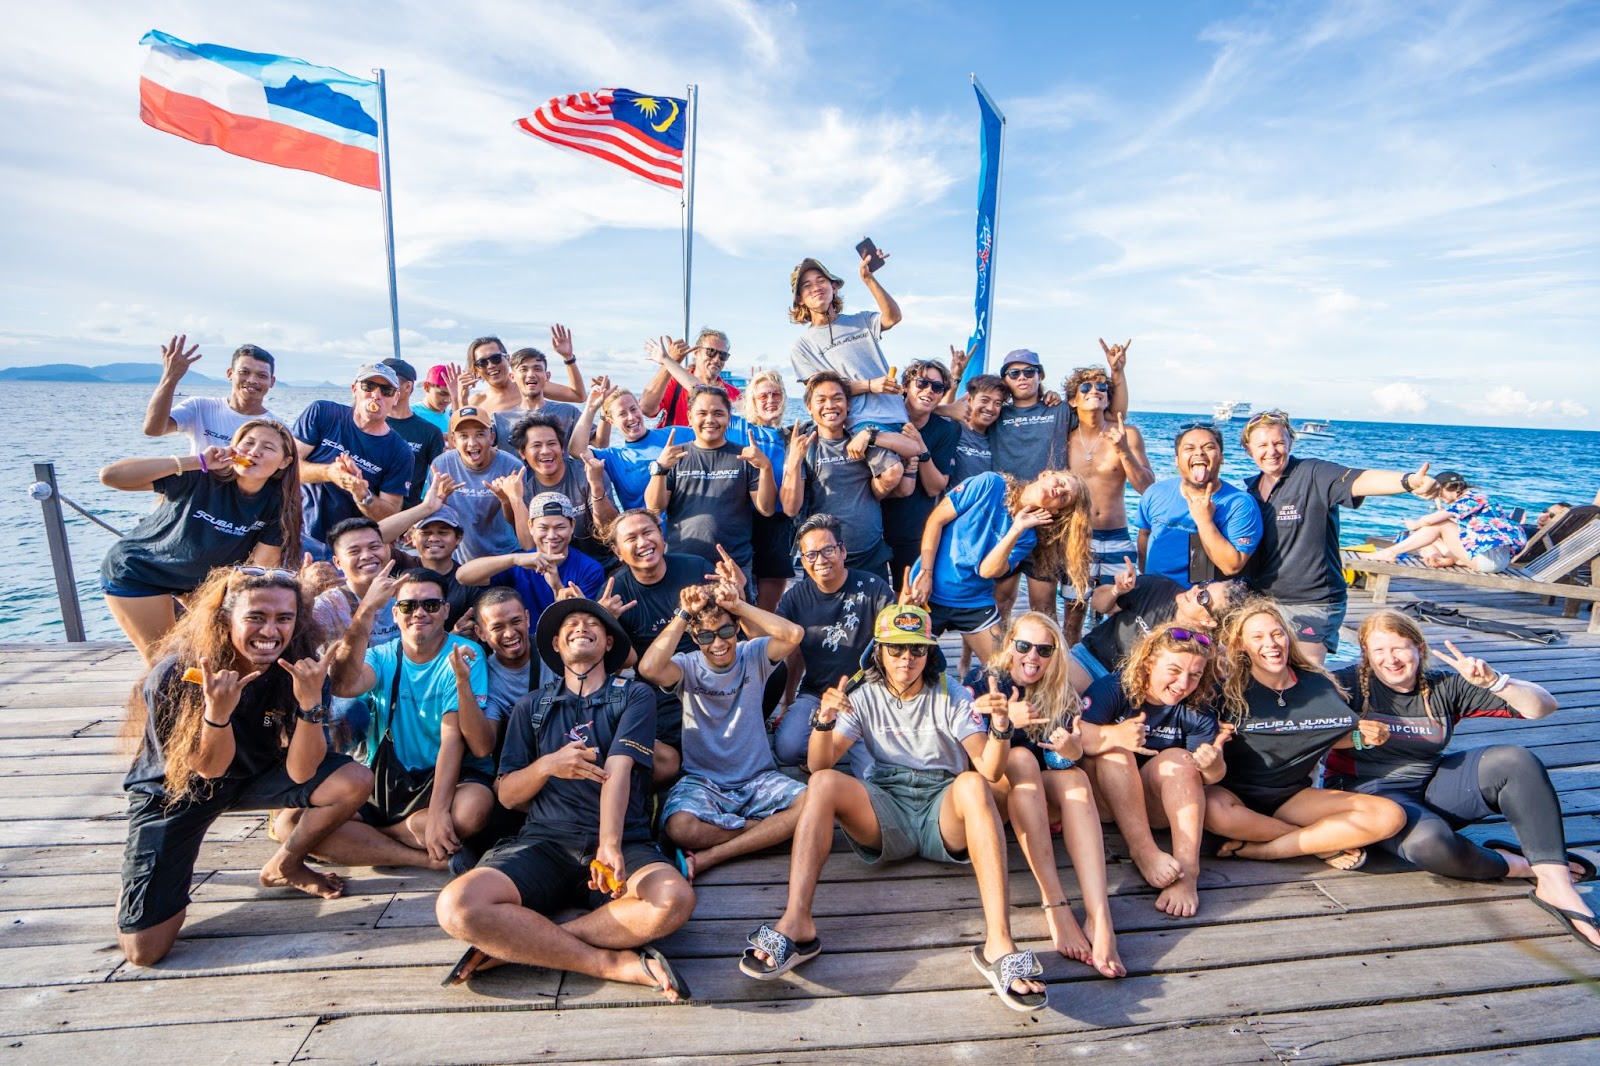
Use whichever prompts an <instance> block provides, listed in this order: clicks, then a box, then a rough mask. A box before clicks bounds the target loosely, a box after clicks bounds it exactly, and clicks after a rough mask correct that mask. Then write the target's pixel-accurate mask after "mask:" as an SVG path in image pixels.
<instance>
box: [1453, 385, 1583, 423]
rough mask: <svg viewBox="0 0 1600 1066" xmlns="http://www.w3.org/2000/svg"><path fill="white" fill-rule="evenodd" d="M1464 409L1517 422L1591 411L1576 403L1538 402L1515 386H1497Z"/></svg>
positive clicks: (1578, 414) (1466, 404)
mask: <svg viewBox="0 0 1600 1066" xmlns="http://www.w3.org/2000/svg"><path fill="white" fill-rule="evenodd" d="M1461 406H1462V407H1463V408H1464V409H1466V410H1468V411H1471V412H1474V413H1477V414H1484V415H1496V416H1499V417H1501V418H1510V419H1517V420H1520V419H1535V420H1540V419H1550V418H1569V419H1570V418H1587V417H1589V408H1588V407H1586V406H1585V405H1583V404H1581V403H1579V402H1578V401H1576V400H1535V399H1533V398H1531V397H1530V396H1529V395H1528V394H1527V393H1525V392H1523V391H1522V390H1521V389H1519V388H1516V387H1515V386H1512V385H1496V386H1495V387H1494V388H1492V389H1490V390H1489V392H1488V394H1487V395H1485V396H1484V397H1483V399H1482V400H1478V401H1471V402H1468V403H1464V404H1462V405H1461Z"/></svg>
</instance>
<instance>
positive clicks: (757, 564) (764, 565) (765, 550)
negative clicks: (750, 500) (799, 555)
mask: <svg viewBox="0 0 1600 1066" xmlns="http://www.w3.org/2000/svg"><path fill="white" fill-rule="evenodd" d="M750 547H751V550H752V553H753V554H752V556H751V560H750V570H751V572H752V573H753V574H755V577H756V580H757V581H763V580H768V579H773V578H777V579H782V580H785V581H787V580H788V579H789V578H791V577H794V519H792V518H790V517H789V516H788V515H786V514H783V513H781V512H780V513H778V514H775V515H770V516H769V515H764V514H757V515H756V517H755V522H754V523H753V524H752V525H751V527H750Z"/></svg>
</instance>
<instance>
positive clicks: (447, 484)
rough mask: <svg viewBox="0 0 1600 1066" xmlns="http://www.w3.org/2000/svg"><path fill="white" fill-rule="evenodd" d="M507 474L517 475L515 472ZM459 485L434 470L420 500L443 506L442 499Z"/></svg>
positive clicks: (459, 483) (453, 479)
mask: <svg viewBox="0 0 1600 1066" xmlns="http://www.w3.org/2000/svg"><path fill="white" fill-rule="evenodd" d="M508 476H510V477H517V475H515V474H511V475H508ZM501 480H504V479H501ZM519 483H520V479H519ZM460 487H461V482H459V481H457V480H456V479H455V478H453V477H451V476H450V475H449V474H446V473H445V472H444V471H442V470H439V471H435V472H434V475H433V479H432V480H430V481H429V482H428V491H427V492H426V493H424V494H423V497H422V500H423V502H424V503H437V504H438V505H439V506H440V507H443V506H444V501H446V500H448V499H449V498H450V494H451V493H452V492H454V491H456V489H459V488H460Z"/></svg>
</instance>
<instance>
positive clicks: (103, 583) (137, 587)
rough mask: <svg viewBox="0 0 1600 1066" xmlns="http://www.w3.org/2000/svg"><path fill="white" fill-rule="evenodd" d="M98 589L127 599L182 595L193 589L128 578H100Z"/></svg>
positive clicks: (108, 594)
mask: <svg viewBox="0 0 1600 1066" xmlns="http://www.w3.org/2000/svg"><path fill="white" fill-rule="evenodd" d="M100 591H101V592H102V593H104V594H105V595H107V596H118V597H121V598H123V599H129V600H142V599H146V598H149V597H153V596H183V595H185V594H187V593H190V592H193V591H194V589H174V588H161V587H159V586H157V585H150V584H146V583H145V582H143V581H134V580H132V579H129V578H119V579H117V580H116V581H107V580H106V579H105V578H103V577H102V578H101V579H100Z"/></svg>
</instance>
